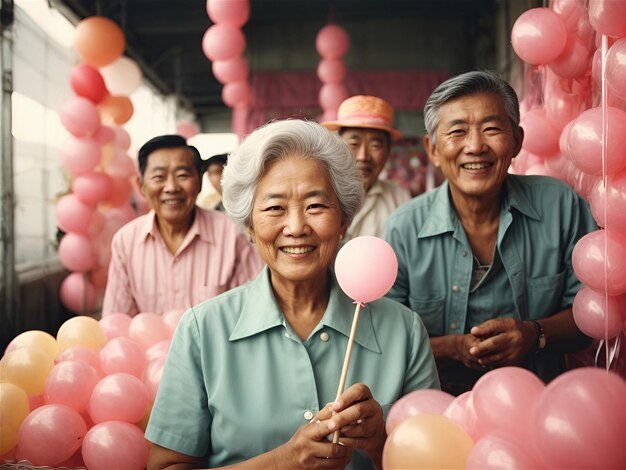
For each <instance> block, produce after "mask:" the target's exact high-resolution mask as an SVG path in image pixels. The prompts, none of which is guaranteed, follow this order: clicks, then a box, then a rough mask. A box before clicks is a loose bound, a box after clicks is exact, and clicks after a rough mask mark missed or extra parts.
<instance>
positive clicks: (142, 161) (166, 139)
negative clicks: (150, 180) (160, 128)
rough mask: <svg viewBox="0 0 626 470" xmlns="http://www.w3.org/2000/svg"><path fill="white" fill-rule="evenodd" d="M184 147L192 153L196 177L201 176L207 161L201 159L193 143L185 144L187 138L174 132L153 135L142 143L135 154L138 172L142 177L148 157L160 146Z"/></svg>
mask: <svg viewBox="0 0 626 470" xmlns="http://www.w3.org/2000/svg"><path fill="white" fill-rule="evenodd" d="M180 147H184V148H187V149H189V150H190V151H191V153H192V154H193V164H194V166H195V167H196V170H197V171H198V177H199V178H202V174H203V173H204V172H205V171H206V169H207V166H208V165H207V162H205V161H204V160H202V157H201V156H200V152H198V149H197V148H195V147H194V146H193V145H187V140H186V139H185V138H184V137H183V136H181V135H176V134H168V135H159V136H157V137H153V138H152V139H150V140H149V141H148V142H146V143H145V144H143V145H142V146H141V148H140V149H139V154H138V155H137V161H138V163H139V174H140V175H141V178H142V179H143V176H144V173H145V171H146V166H148V157H149V156H150V154H151V153H152V152H154V151H155V150H159V149H162V148H180Z"/></svg>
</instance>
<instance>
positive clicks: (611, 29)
mask: <svg viewBox="0 0 626 470" xmlns="http://www.w3.org/2000/svg"><path fill="white" fill-rule="evenodd" d="M588 12H589V22H590V23H591V25H592V26H593V28H594V29H595V30H596V31H598V32H599V33H601V34H605V35H607V36H611V37H613V38H621V37H623V36H625V35H626V21H624V18H626V3H625V2H622V1H619V0H618V1H615V0H589V6H588Z"/></svg>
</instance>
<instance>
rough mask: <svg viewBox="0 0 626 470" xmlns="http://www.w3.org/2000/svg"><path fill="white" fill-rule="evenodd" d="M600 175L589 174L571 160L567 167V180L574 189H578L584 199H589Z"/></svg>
mask: <svg viewBox="0 0 626 470" xmlns="http://www.w3.org/2000/svg"><path fill="white" fill-rule="evenodd" d="M599 178H600V177H599V176H594V175H588V174H587V173H583V172H582V171H580V170H579V169H578V168H576V166H575V165H574V164H573V163H571V162H570V165H569V166H568V168H567V176H566V179H565V181H567V182H568V183H569V184H570V185H571V186H572V188H574V191H576V192H577V193H578V194H579V195H580V196H581V197H582V198H583V199H589V197H590V195H591V191H592V190H593V188H594V186H595V185H596V183H597V182H598V179H599Z"/></svg>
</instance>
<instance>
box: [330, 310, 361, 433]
mask: <svg viewBox="0 0 626 470" xmlns="http://www.w3.org/2000/svg"><path fill="white" fill-rule="evenodd" d="M362 305H363V304H362V303H361V302H356V309H355V310H354V318H353V319H352V328H351V329H350V338H349V339H348V347H347V348H346V356H345V357H344V359H343V368H342V369H341V378H340V379H339V387H338V388H337V397H336V398H335V401H336V400H339V397H340V396H341V394H342V393H343V389H344V387H345V386H346V378H347V377H348V367H349V365H350V356H351V355H352V344H354V336H355V335H356V327H357V325H358V323H359V314H360V313H361V306H362ZM340 433H341V431H340V430H339V429H337V430H336V431H335V432H334V434H333V444H337V443H338V442H339V435H340Z"/></svg>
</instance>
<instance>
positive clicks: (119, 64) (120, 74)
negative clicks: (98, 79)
mask: <svg viewBox="0 0 626 470" xmlns="http://www.w3.org/2000/svg"><path fill="white" fill-rule="evenodd" d="M100 74H101V75H102V77H103V78H104V83H105V84H106V87H107V90H108V91H109V93H110V94H111V95H124V96H128V95H130V94H131V93H132V92H133V91H135V90H136V89H137V87H139V85H141V80H142V78H143V73H142V72H141V68H139V65H137V62H135V61H134V60H133V59H130V58H129V57H126V56H122V57H120V58H119V59H117V60H116V61H115V62H113V63H112V64H110V65H107V66H106V67H102V68H101V69H100Z"/></svg>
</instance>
